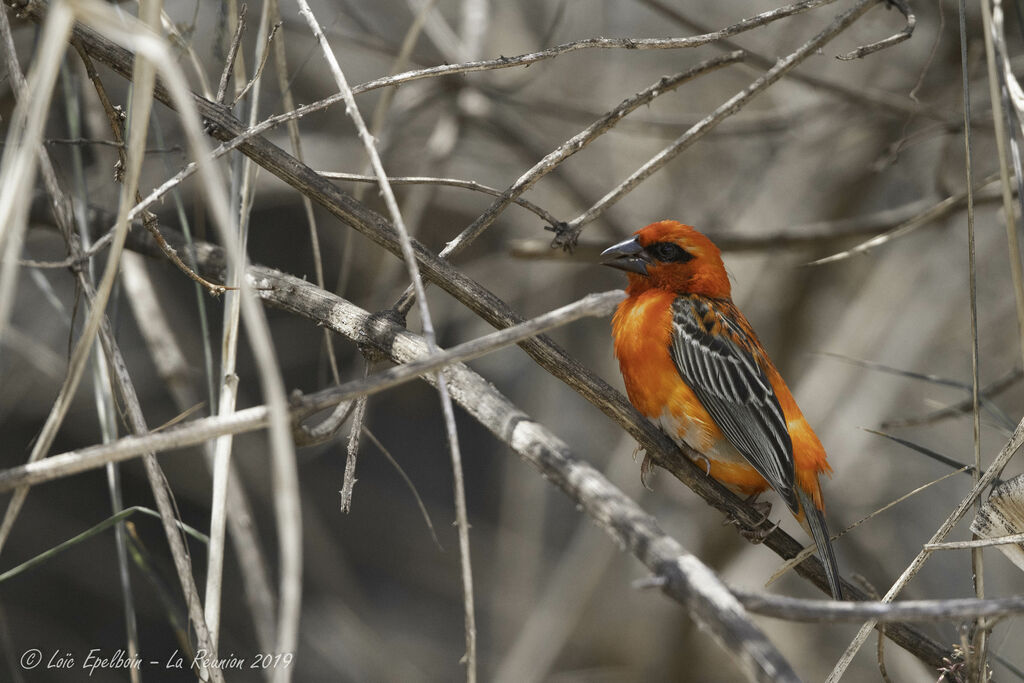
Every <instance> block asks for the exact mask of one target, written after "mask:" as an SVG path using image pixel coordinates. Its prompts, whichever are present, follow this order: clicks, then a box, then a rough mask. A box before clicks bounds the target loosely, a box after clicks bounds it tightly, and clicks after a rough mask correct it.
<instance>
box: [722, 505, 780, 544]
mask: <svg viewBox="0 0 1024 683" xmlns="http://www.w3.org/2000/svg"><path fill="white" fill-rule="evenodd" d="M758 495H759V494H757V493H755V494H754V495H752V496H750V497H749V498H747V499H746V500H745V501H744V502H746V503H747V504H748V505H750V506H751V507H753V508H754V510H756V511H757V513H758V514H759V515H761V519H759V520H758V521H757V523H756V524H755V526H754V528H753V529H748V528H747V527H746V526H745V525H744V524H743V522H741V521H740V520H739V519H737V518H736V517H735V516H733V515H732V514H730V515H729V516H728V517H726V519H725V521H724V522H722V523H723V524H731V525H732V526H736V527H739V533H740V536H742V537H743V538H745V539H747V541H749V542H750V543H753V544H754V545H758V544H760V543H764V539H766V538H768V536H769V535H770V534H771V533H772V532H773V531H775V530H776V529H778V528H779V525H780V524H781V523H782V520H781V519H780V520H778V521H777V522H775V523H774V524H768V526H767V527H766V526H765V524H767V523H768V522H770V520H769V519H768V515H770V514H771V512H772V504H771V503H770V502H768V501H767V500H762V501H758V500H757V496H758Z"/></svg>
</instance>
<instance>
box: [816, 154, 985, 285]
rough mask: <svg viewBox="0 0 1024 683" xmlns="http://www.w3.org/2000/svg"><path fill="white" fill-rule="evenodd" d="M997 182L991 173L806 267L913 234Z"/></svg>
mask: <svg viewBox="0 0 1024 683" xmlns="http://www.w3.org/2000/svg"><path fill="white" fill-rule="evenodd" d="M998 180H999V174H998V173H993V174H992V175H990V176H987V177H985V178H984V179H982V181H981V182H980V183H978V186H977V187H976V188H969V189H968V190H965V191H963V192H961V193H959V194H955V195H951V196H949V197H947V198H946V199H944V200H942V201H941V202H939V203H938V204H936V205H935V206H933V207H931V208H930V209H927V210H926V211H922V212H921V213H919V214H918V215H916V216H914V217H913V218H911V219H909V220H907V221H906V222H904V223H902V224H901V225H898V226H896V227H895V228H893V229H892V230H889V231H888V232H885V233H884V234H881V235H878V236H876V237H872V238H871V239H869V240H867V241H866V242H862V243H860V244H858V245H857V246H855V247H853V248H851V249H846V250H844V251H841V252H839V253H838V254H833V255H831V256H826V257H824V258H820V259H817V260H814V261H811V262H810V263H808V264H807V265H809V266H821V265H824V264H826V263H834V262H836V261H842V260H843V259H848V258H850V257H851V256H856V255H857V254H863V253H865V252H867V251H870V250H871V249H874V248H875V247H879V246H881V245H883V244H885V243H886V242H890V241H892V240H894V239H896V238H898V237H903V236H905V235H907V234H909V233H911V232H913V231H914V230H917V229H918V228H920V227H922V226H925V225H928V224H929V223H932V222H933V221H935V220H937V219H939V218H945V217H946V216H948V215H950V213H952V212H953V211H954V210H956V209H959V208H961V207H966V206H967V205H968V194H971V193H972V192H974V191H976V190H980V189H981V188H983V187H986V186H988V185H990V184H992V183H994V182H996V181H998Z"/></svg>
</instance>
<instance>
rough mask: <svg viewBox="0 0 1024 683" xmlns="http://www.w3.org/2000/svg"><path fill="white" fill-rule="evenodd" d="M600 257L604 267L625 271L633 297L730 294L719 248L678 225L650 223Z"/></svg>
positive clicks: (712, 296) (702, 236)
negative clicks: (664, 292)
mask: <svg viewBox="0 0 1024 683" xmlns="http://www.w3.org/2000/svg"><path fill="white" fill-rule="evenodd" d="M601 256H602V257H603V258H604V260H603V261H602V264H603V265H606V266H611V267H612V268H618V269H619V270H624V271H626V273H627V274H628V275H629V288H628V289H627V291H628V292H629V293H630V294H631V295H632V294H640V293H641V292H644V291H646V290H648V289H663V290H668V291H671V292H675V293H676V294H701V295H703V296H707V297H711V298H715V299H726V298H729V296H730V293H731V287H730V285H729V275H728V273H726V272H725V265H724V264H723V263H722V255H721V252H719V251H718V247H716V246H715V244H714V243H713V242H712V241H711V240H710V239H708V238H707V237H705V236H704V235H702V234H701V233H699V232H697V231H696V230H694V229H693V228H692V227H690V226H689V225H683V224H682V223H679V222H678V221H659V222H657V223H651V224H650V225H648V226H647V227H645V228H642V229H640V230H637V231H636V232H635V233H634V234H633V237H632V238H630V239H628V240H626V241H624V242H619V243H618V244H616V245H614V246H611V247H609V248H608V249H605V250H604V251H603V252H601Z"/></svg>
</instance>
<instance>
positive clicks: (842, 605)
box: [732, 589, 1024, 623]
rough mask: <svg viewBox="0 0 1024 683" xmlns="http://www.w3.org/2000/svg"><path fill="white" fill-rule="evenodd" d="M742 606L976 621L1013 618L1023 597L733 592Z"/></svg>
mask: <svg viewBox="0 0 1024 683" xmlns="http://www.w3.org/2000/svg"><path fill="white" fill-rule="evenodd" d="M732 592H733V594H734V595H735V596H736V597H737V598H738V599H739V601H740V602H741V603H743V606H744V607H745V608H746V609H747V610H749V611H750V612H753V613H754V614H761V615H764V616H767V617H772V618H774V619H785V620H787V621H802V622H812V623H821V622H824V623H834V622H845V621H863V620H864V619H871V620H873V621H877V622H880V623H891V622H894V621H925V622H935V621H943V620H949V621H953V620H958V619H977V618H982V617H999V616H1013V615H1018V614H1021V613H1022V612H1024V596H1019V595H1017V596H1014V597H1010V598H997V599H991V600H979V599H978V598H950V599H948V600H904V601H901V602H839V601H837V600H803V599H800V598H790V597H786V596H782V595H768V594H766V593H749V592H746V591H740V590H736V589H733V591H732Z"/></svg>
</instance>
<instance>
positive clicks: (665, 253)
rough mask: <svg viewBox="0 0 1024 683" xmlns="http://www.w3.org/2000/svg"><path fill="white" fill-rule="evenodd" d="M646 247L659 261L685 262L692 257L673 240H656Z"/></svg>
mask: <svg viewBox="0 0 1024 683" xmlns="http://www.w3.org/2000/svg"><path fill="white" fill-rule="evenodd" d="M648 249H649V250H650V252H651V255H652V256H654V258H656V259H658V260H659V261H665V262H676V263H685V262H686V261H689V260H690V259H692V258H693V255H692V254H690V253H689V252H687V251H686V250H685V249H683V248H682V247H680V246H679V245H678V244H675V243H674V242H658V243H657V244H652V245H651V246H650V247H648Z"/></svg>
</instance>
